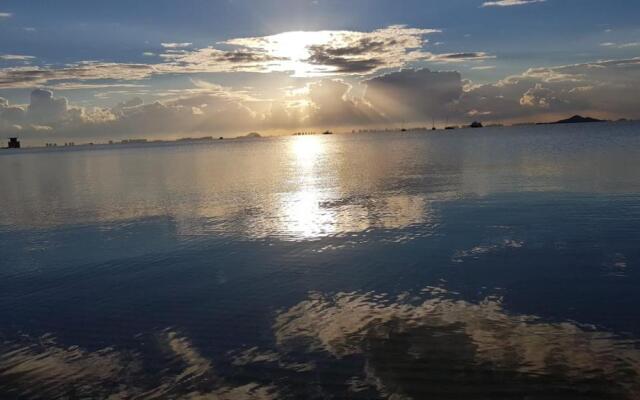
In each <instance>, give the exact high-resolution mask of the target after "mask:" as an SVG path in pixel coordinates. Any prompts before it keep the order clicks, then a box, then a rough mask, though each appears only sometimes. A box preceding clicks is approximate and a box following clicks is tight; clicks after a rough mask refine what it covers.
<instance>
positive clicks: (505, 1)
mask: <svg viewBox="0 0 640 400" xmlns="http://www.w3.org/2000/svg"><path fill="white" fill-rule="evenodd" d="M545 1H547V0H500V1H485V2H484V3H483V4H482V7H511V6H523V5H526V4H533V3H544V2H545Z"/></svg>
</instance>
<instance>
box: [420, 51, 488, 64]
mask: <svg viewBox="0 0 640 400" xmlns="http://www.w3.org/2000/svg"><path fill="white" fill-rule="evenodd" d="M494 58H496V57H495V56H492V55H489V54H487V53H485V52H468V53H445V54H433V55H431V56H430V57H429V58H428V60H429V61H436V62H466V61H484V60H489V59H494Z"/></svg>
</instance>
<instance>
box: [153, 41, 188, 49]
mask: <svg viewBox="0 0 640 400" xmlns="http://www.w3.org/2000/svg"><path fill="white" fill-rule="evenodd" d="M160 45H161V46H162V47H164V48H165V49H182V48H185V47H191V45H193V43H188V42H185V43H160Z"/></svg>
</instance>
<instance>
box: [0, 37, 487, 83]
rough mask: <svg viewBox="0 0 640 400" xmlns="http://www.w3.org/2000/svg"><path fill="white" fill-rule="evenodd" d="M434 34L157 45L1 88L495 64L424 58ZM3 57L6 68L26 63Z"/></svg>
mask: <svg viewBox="0 0 640 400" xmlns="http://www.w3.org/2000/svg"><path fill="white" fill-rule="evenodd" d="M437 32H440V31H439V30H437V29H423V28H410V27H407V26H404V25H393V26H389V27H386V28H382V29H377V30H374V31H369V32H363V31H313V32H304V31H300V32H284V33H280V34H276V35H270V36H261V37H246V38H236V39H230V40H227V41H225V42H222V43H219V45H221V46H224V47H225V49H224V50H222V49H220V48H217V47H214V46H209V47H205V48H199V49H192V48H190V47H191V45H192V44H191V43H162V46H163V52H162V53H160V54H155V53H151V52H145V53H143V55H145V56H147V57H149V60H153V61H155V63H154V62H149V63H116V62H101V61H82V62H77V63H73V64H68V65H60V66H51V65H40V66H35V65H34V66H30V67H25V66H21V67H17V66H14V67H7V68H0V89H3V88H34V87H40V86H45V85H49V86H51V85H55V84H57V83H59V82H60V81H74V82H79V83H92V84H93V83H96V82H91V81H97V80H120V81H136V80H143V79H147V78H150V77H153V76H158V75H167V74H197V73H219V72H225V73H229V72H254V73H272V72H282V73H286V74H288V75H290V76H294V77H327V76H332V77H338V76H367V75H368V76H370V75H373V74H375V73H377V72H380V71H388V70H393V69H398V68H403V67H406V66H407V65H410V64H412V63H417V62H424V61H432V62H438V63H453V62H462V61H465V62H466V61H482V60H485V59H490V58H494V57H493V56H490V55H488V54H486V53H484V52H463V53H448V54H433V53H431V52H427V51H424V47H425V46H426V44H427V43H428V40H427V39H426V38H425V36H427V35H429V34H433V33H437ZM154 56H158V58H155V57H154ZM4 57H5V58H4V59H5V60H9V61H31V60H32V58H30V56H19V55H6V56H4ZM158 59H159V60H160V61H159V62H157V61H158Z"/></svg>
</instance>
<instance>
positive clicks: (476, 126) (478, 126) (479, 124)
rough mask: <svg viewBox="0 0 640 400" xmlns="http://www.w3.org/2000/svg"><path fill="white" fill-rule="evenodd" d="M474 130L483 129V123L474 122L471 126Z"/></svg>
mask: <svg viewBox="0 0 640 400" xmlns="http://www.w3.org/2000/svg"><path fill="white" fill-rule="evenodd" d="M469 126H470V127H472V128H482V127H483V125H482V122H478V121H473V123H472V124H471V125H469Z"/></svg>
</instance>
